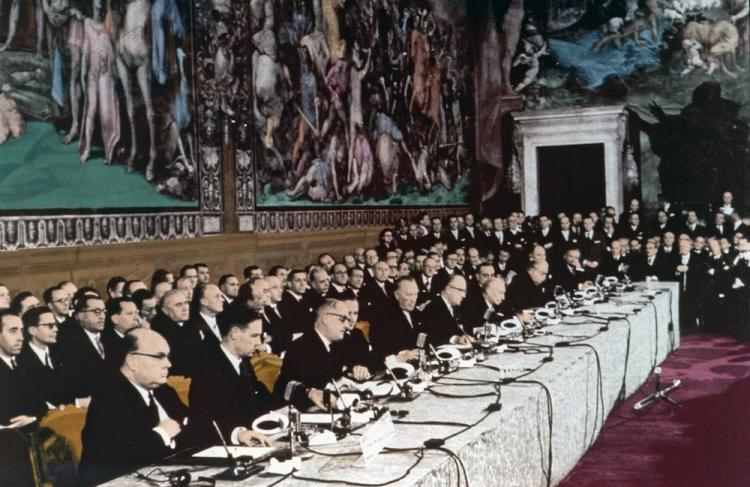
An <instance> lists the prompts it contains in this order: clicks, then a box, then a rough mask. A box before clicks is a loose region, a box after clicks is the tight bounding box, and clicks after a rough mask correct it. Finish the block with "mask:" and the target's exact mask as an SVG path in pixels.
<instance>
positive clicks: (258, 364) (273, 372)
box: [250, 353, 283, 392]
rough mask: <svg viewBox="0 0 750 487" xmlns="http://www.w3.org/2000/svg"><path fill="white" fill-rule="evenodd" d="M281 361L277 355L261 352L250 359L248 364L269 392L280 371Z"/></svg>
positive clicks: (271, 390)
mask: <svg viewBox="0 0 750 487" xmlns="http://www.w3.org/2000/svg"><path fill="white" fill-rule="evenodd" d="M282 363H283V360H281V358H280V357H279V356H278V355H273V354H270V353H261V354H260V355H256V356H254V357H253V358H252V359H250V364H251V365H252V366H253V370H254V371H255V376H256V377H257V378H258V380H259V381H260V382H261V383H262V384H263V385H264V386H266V388H267V389H268V390H269V392H273V388H274V386H275V385H276V380H277V379H278V378H279V374H280V373H281V364H282Z"/></svg>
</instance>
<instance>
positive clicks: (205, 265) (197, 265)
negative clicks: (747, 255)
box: [193, 262, 208, 270]
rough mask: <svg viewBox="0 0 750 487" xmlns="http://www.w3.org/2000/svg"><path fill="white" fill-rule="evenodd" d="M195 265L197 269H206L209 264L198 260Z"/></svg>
mask: <svg viewBox="0 0 750 487" xmlns="http://www.w3.org/2000/svg"><path fill="white" fill-rule="evenodd" d="M193 267H195V270H198V267H205V268H206V269H208V264H205V263H203V262H198V263H197V264H193Z"/></svg>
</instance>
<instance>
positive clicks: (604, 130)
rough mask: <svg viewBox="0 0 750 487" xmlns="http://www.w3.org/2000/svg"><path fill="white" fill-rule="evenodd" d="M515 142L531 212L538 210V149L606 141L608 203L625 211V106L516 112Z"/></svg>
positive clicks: (526, 205)
mask: <svg viewBox="0 0 750 487" xmlns="http://www.w3.org/2000/svg"><path fill="white" fill-rule="evenodd" d="M512 117H513V120H514V127H513V130H514V134H513V142H514V145H515V147H514V148H515V155H516V158H517V159H516V161H514V165H516V164H517V165H518V166H519V167H520V168H521V185H520V188H519V189H520V190H521V202H522V206H523V209H524V211H525V212H526V214H529V215H536V214H538V213H539V164H538V161H537V156H538V154H537V148H539V147H554V146H564V145H581V144H603V145H604V183H605V200H606V204H607V205H611V206H614V207H615V209H616V210H617V213H618V214H620V213H622V211H623V210H624V206H625V205H624V198H625V181H626V178H627V177H628V175H627V174H626V168H627V167H628V163H627V160H626V159H627V151H626V150H625V144H626V143H627V133H626V132H627V112H626V111H625V107H624V106H622V105H614V106H603V107H588V108H571V109H557V110H542V111H534V112H516V113H513V114H512Z"/></svg>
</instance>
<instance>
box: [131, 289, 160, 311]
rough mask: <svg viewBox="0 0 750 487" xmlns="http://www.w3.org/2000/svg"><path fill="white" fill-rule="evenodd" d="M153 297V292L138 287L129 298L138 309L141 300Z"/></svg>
mask: <svg viewBox="0 0 750 487" xmlns="http://www.w3.org/2000/svg"><path fill="white" fill-rule="evenodd" d="M153 297H154V293H152V292H151V291H149V290H148V289H139V290H137V291H136V292H134V293H133V295H132V296H130V298H131V299H132V301H133V303H135V306H136V308H138V310H139V311H140V309H141V306H142V305H143V302H144V301H146V300H147V299H152V298H153Z"/></svg>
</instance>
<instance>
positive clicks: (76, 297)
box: [73, 286, 102, 309]
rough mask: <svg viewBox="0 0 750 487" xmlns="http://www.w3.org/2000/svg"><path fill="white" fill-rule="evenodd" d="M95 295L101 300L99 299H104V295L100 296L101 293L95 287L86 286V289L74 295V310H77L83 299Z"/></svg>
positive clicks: (79, 290)
mask: <svg viewBox="0 0 750 487" xmlns="http://www.w3.org/2000/svg"><path fill="white" fill-rule="evenodd" d="M94 294H95V295H96V297H97V298H99V299H101V298H102V295H101V294H99V291H97V290H96V289H94V288H93V287H90V286H84V287H82V288H80V289H78V291H76V292H75V294H73V308H74V309H75V308H76V306H77V305H78V302H79V301H80V300H81V299H83V298H84V297H88V296H89V295H94ZM84 302H85V300H84ZM85 307H86V306H84V308H85Z"/></svg>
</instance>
